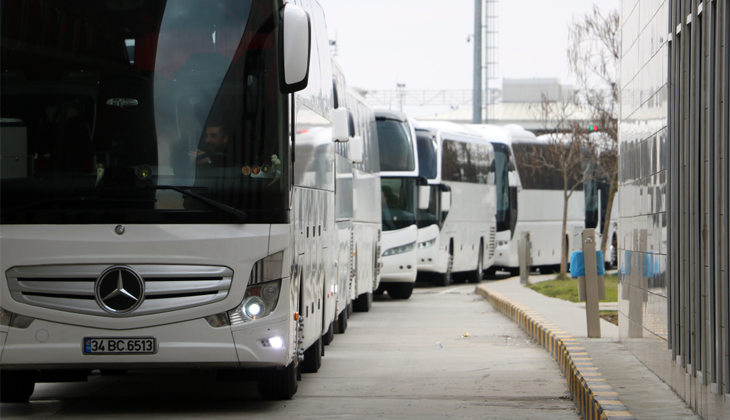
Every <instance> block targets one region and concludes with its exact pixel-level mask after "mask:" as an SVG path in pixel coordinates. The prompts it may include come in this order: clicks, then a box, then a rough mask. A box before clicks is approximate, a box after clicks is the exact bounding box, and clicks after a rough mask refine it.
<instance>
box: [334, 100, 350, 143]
mask: <svg viewBox="0 0 730 420" xmlns="http://www.w3.org/2000/svg"><path fill="white" fill-rule="evenodd" d="M349 116H350V114H349V113H348V112H347V108H342V107H339V108H337V109H335V110H333V111H332V120H333V121H332V124H333V125H332V141H334V142H342V143H345V142H347V141H348V140H349V139H350V122H349Z"/></svg>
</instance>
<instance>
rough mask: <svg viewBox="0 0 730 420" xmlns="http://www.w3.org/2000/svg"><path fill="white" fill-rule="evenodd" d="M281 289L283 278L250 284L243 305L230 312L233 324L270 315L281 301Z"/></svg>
mask: <svg viewBox="0 0 730 420" xmlns="http://www.w3.org/2000/svg"><path fill="white" fill-rule="evenodd" d="M280 290H281V280H274V281H270V282H266V283H260V284H252V285H250V286H248V287H247V288H246V295H245V296H244V297H243V302H242V303H241V305H239V306H238V307H237V308H236V309H234V310H232V311H230V312H228V316H229V317H230V319H231V325H236V324H241V323H244V322H250V321H253V320H256V319H261V318H264V317H267V316H268V315H270V314H271V313H272V312H274V309H276V304H277V303H278V302H279V291H280Z"/></svg>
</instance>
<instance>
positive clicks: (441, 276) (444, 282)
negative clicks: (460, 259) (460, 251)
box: [435, 254, 454, 287]
mask: <svg viewBox="0 0 730 420" xmlns="http://www.w3.org/2000/svg"><path fill="white" fill-rule="evenodd" d="M453 265H454V256H453V255H451V254H449V261H448V262H447V263H446V272H445V273H436V281H435V283H436V286H439V287H446V286H448V285H450V284H451V269H452V268H453Z"/></svg>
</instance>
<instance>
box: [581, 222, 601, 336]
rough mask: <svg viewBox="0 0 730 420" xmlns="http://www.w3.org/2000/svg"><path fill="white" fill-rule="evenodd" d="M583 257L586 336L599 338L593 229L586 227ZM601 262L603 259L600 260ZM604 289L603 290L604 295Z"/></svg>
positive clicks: (599, 316)
mask: <svg viewBox="0 0 730 420" xmlns="http://www.w3.org/2000/svg"><path fill="white" fill-rule="evenodd" d="M581 236H582V244H583V258H584V261H585V270H586V275H585V299H586V324H587V325H588V338H601V312H600V309H599V307H598V300H599V291H598V290H599V286H598V274H597V272H598V265H597V258H596V240H595V237H596V236H595V231H594V230H593V229H586V230H584V231H583V234H582V235H581ZM601 262H603V261H601ZM605 294H606V291H605V288H604V290H603V295H604V297H605Z"/></svg>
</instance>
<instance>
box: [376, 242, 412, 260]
mask: <svg viewBox="0 0 730 420" xmlns="http://www.w3.org/2000/svg"><path fill="white" fill-rule="evenodd" d="M414 249H416V243H415V242H411V243H410V244H407V245H403V246H397V247H395V248H390V249H389V250H386V251H385V252H383V256H384V257H387V256H390V255H397V254H402V253H404V252H408V251H413V250H414Z"/></svg>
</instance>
